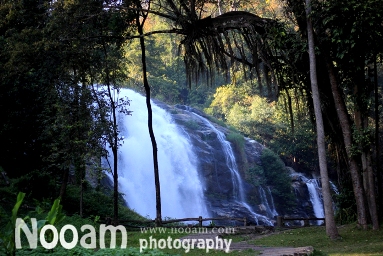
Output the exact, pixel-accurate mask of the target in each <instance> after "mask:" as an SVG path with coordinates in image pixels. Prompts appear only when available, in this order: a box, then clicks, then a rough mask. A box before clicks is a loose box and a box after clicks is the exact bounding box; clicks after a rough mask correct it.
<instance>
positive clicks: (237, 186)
mask: <svg viewBox="0 0 383 256" xmlns="http://www.w3.org/2000/svg"><path fill="white" fill-rule="evenodd" d="M192 114H194V115H195V116H197V117H198V118H199V119H200V120H202V121H203V122H204V123H205V124H206V125H207V126H208V127H210V128H211V129H212V130H213V131H214V132H215V134H217V138H218V140H219V142H220V143H221V146H222V150H223V152H224V154H225V160H226V165H227V167H228V168H229V170H230V172H231V178H232V184H233V195H234V200H236V201H237V202H238V203H240V204H241V205H242V206H243V207H245V208H246V209H247V210H248V211H249V212H250V214H251V215H252V216H253V217H254V220H255V222H256V223H257V224H258V221H259V220H261V221H263V222H264V223H266V224H268V225H270V226H273V223H272V222H271V221H270V220H269V219H268V218H267V217H266V216H263V215H261V214H258V213H256V212H254V210H253V208H252V207H251V206H250V205H248V204H247V203H246V196H245V193H244V190H243V183H242V178H241V176H240V174H239V171H238V167H237V163H236V161H235V156H234V152H233V149H232V147H231V145H230V142H229V141H227V140H226V136H225V134H224V133H223V132H221V131H220V130H218V129H217V128H216V127H215V126H214V125H213V124H212V123H211V122H210V121H209V120H207V119H206V118H204V117H202V116H200V115H198V114H196V113H194V112H192Z"/></svg>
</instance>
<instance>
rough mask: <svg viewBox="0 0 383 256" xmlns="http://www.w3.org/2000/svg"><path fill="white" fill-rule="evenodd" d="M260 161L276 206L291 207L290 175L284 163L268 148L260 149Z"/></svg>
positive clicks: (280, 207) (279, 207) (292, 196)
mask: <svg viewBox="0 0 383 256" xmlns="http://www.w3.org/2000/svg"><path fill="white" fill-rule="evenodd" d="M261 162H262V167H263V170H264V175H265V179H266V182H267V184H268V185H270V186H271V193H272V195H273V198H274V200H275V204H276V207H277V208H278V209H284V210H288V209H289V208H291V207H293V206H294V204H295V202H294V194H293V192H292V187H291V177H290V175H289V173H288V170H287V168H286V167H285V164H284V163H283V162H282V160H281V159H280V158H279V157H278V156H277V155H276V154H275V153H274V152H272V151H271V150H269V149H264V150H263V151H262V155H261Z"/></svg>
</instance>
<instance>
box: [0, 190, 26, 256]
mask: <svg viewBox="0 0 383 256" xmlns="http://www.w3.org/2000/svg"><path fill="white" fill-rule="evenodd" d="M24 197H25V193H23V192H19V194H18V195H17V199H16V203H15V205H14V206H13V209H12V215H11V216H10V217H9V218H8V223H7V225H6V226H5V228H4V229H3V230H2V232H1V233H0V243H1V245H2V246H3V247H4V250H5V253H6V254H7V255H12V256H13V255H15V253H16V247H15V226H16V219H17V212H18V211H19V208H20V206H21V204H22V203H23V200H24Z"/></svg>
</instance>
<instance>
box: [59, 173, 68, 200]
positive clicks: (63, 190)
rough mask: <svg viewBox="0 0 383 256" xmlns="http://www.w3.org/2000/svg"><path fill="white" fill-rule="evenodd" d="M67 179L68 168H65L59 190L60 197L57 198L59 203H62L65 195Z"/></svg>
mask: <svg viewBox="0 0 383 256" xmlns="http://www.w3.org/2000/svg"><path fill="white" fill-rule="evenodd" d="M68 179H69V168H66V169H65V170H64V174H63V180H62V183H61V188H60V195H59V197H60V198H61V202H62V201H63V199H64V195H65V192H66V188H67V186H68Z"/></svg>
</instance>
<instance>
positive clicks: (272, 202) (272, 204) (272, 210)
mask: <svg viewBox="0 0 383 256" xmlns="http://www.w3.org/2000/svg"><path fill="white" fill-rule="evenodd" d="M267 192H268V193H269V197H270V201H271V212H272V214H273V216H279V214H278V212H277V209H275V204H274V198H273V195H272V194H271V190H270V188H269V187H267Z"/></svg>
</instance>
